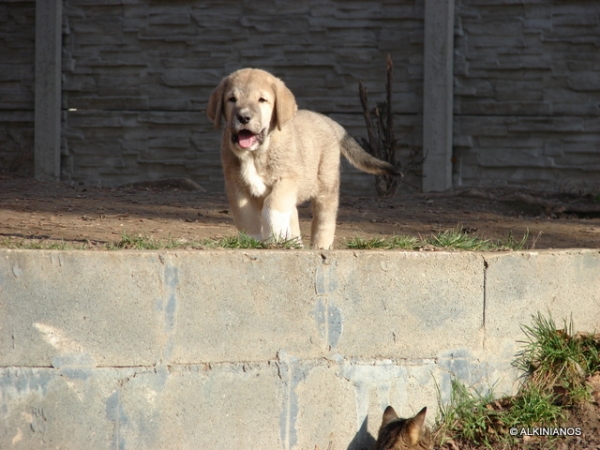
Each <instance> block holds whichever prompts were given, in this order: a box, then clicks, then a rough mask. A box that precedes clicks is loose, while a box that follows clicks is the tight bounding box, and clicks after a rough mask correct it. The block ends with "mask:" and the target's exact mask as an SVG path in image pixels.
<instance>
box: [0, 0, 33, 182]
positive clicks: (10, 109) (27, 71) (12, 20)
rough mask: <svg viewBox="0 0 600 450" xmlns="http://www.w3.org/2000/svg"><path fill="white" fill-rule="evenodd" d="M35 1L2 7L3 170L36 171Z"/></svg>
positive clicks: (5, 3)
mask: <svg viewBox="0 0 600 450" xmlns="http://www.w3.org/2000/svg"><path fill="white" fill-rule="evenodd" d="M34 61H35V1H34V0H25V1H11V0H7V1H3V2H1V3H0V170H1V169H4V170H8V171H11V172H18V173H22V174H30V173H31V170H32V168H33V159H32V158H33V111H34V88H33V82H34Z"/></svg>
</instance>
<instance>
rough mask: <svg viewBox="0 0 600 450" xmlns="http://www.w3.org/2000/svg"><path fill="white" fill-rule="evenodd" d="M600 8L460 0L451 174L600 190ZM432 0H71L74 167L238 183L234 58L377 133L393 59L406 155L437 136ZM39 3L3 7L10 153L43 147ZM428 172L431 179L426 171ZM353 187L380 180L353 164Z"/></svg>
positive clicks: (101, 173) (66, 122) (68, 104)
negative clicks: (225, 82)
mask: <svg viewBox="0 0 600 450" xmlns="http://www.w3.org/2000/svg"><path fill="white" fill-rule="evenodd" d="M599 8H600V6H599V5H598V4H597V3H596V2H593V1H588V0H572V1H569V2H562V3H561V2H545V1H539V0H525V1H521V0H519V1H514V0H490V1H486V2H482V1H478V0H456V1H455V15H454V23H455V26H454V31H455V40H454V97H453V103H454V111H453V112H454V118H453V134H454V138H453V142H454V148H453V158H452V161H453V185H454V186H455V187H456V186H476V185H485V184H488V185H505V184H511V185H516V186H529V187H543V188H550V189H553V188H567V189H568V188H587V189H594V188H597V185H598V179H600V156H599V150H598V148H600V145H599V144H600V106H599V105H600V79H599V76H598V73H599V68H600V66H599V63H598V62H597V60H598V58H597V55H598V51H599V45H600V24H599V21H600V19H599V16H600V11H599ZM424 14H425V8H424V1H423V0H417V1H408V0H402V1H401V2H398V1H377V2H371V1H364V0H362V1H359V0H356V1H355V0H352V1H345V2H333V1H331V0H320V1H314V2H296V3H293V2H267V1H259V2H250V1H243V2H225V1H213V2H158V3H145V2H139V1H135V0H131V1H129V0H128V1H108V2H107V1H100V0H85V1H84V0H70V1H64V5H63V36H62V37H63V48H62V82H63V85H62V117H61V123H62V133H61V135H62V139H61V152H62V157H61V177H62V179H64V180H70V181H74V182H80V181H81V182H85V183H91V184H101V185H118V184H121V183H125V182H131V181H136V180H142V179H144V180H145V179H154V178H161V177H167V176H187V177H190V178H192V179H194V180H195V181H197V182H199V183H200V184H202V185H203V186H205V187H206V188H208V189H209V190H212V191H221V190H222V176H221V168H220V161H219V155H218V146H219V144H218V142H219V132H217V131H215V130H213V129H212V127H211V124H210V123H209V122H208V120H207V119H206V116H205V108H206V102H207V98H208V95H209V94H210V92H211V90H212V89H213V88H214V87H215V86H216V84H217V83H218V81H219V80H220V79H221V77H223V76H224V75H226V74H227V73H229V72H230V71H232V70H234V69H237V68H239V67H244V66H260V67H264V68H265V69H268V70H271V71H273V72H274V73H276V74H277V75H279V76H281V77H282V78H283V79H284V80H285V81H286V82H287V83H288V85H289V86H290V87H291V88H292V89H293V91H294V92H295V93H296V94H297V97H298V102H299V104H300V106H301V107H303V108H310V109H314V110H316V111H320V112H323V113H325V114H330V115H332V116H333V117H334V118H336V120H339V121H340V122H341V123H342V124H343V125H344V126H346V127H347V128H348V130H349V131H350V132H351V133H352V134H354V135H356V136H366V131H365V128H364V124H363V118H362V116H361V110H360V102H359V100H358V93H357V83H358V80H362V81H363V82H364V83H365V85H366V86H367V88H368V90H369V93H370V100H371V104H373V105H374V104H375V102H377V101H381V100H382V99H383V94H384V80H385V56H386V54H387V53H390V54H391V56H392V58H393V60H394V68H395V72H394V74H395V75H394V89H393V90H394V99H395V102H394V111H395V112H396V136H397V137H398V139H399V144H400V147H401V148H402V150H401V153H402V155H404V156H407V155H408V154H409V153H410V150H411V149H413V150H415V151H417V153H418V152H419V151H421V148H422V145H423V125H422V122H423V95H424V93H423V76H424V73H423V65H424V55H423V52H424V45H423V41H424ZM34 37H35V2H34V1H31V0H29V1H27V0H23V1H12V0H11V1H5V2H2V3H1V4H0V41H1V42H2V45H0V61H1V62H0V94H1V95H0V167H1V168H2V169H4V170H7V169H9V168H11V167H12V168H13V169H14V168H15V167H16V166H18V165H19V162H20V161H22V160H26V159H27V156H28V154H29V155H30V154H31V153H32V151H33V103H34V93H33V81H34V80H33V77H34V54H35V51H34V44H35V43H34ZM417 184H418V181H417ZM343 190H344V191H346V192H352V193H356V194H365V193H373V192H374V189H373V180H372V178H371V177H370V176H368V175H361V174H359V173H358V172H357V171H356V170H354V169H350V168H349V166H348V165H345V166H344V173H343Z"/></svg>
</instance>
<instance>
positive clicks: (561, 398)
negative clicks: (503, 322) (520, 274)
mask: <svg viewBox="0 0 600 450" xmlns="http://www.w3.org/2000/svg"><path fill="white" fill-rule="evenodd" d="M532 319H533V320H532V325H530V326H523V327H522V329H523V332H524V333H525V336H526V339H525V340H524V341H522V343H523V344H524V348H523V350H522V351H521V352H519V353H518V354H517V357H516V359H515V361H514V362H513V364H514V365H515V366H516V367H517V368H519V369H520V370H522V371H523V378H524V379H523V383H522V385H521V388H520V389H519V392H518V393H517V395H516V396H514V397H507V398H501V399H498V400H494V396H493V394H492V392H491V391H490V393H487V394H485V395H482V394H480V393H478V392H473V391H470V390H469V389H467V388H466V387H465V386H464V385H463V384H461V383H460V382H459V381H457V380H452V392H451V398H450V402H449V403H448V404H447V405H443V404H442V403H441V400H440V416H439V418H438V423H437V430H436V432H435V435H436V440H437V441H438V442H439V443H440V445H443V443H444V442H447V441H449V440H455V441H462V442H469V443H471V444H474V445H479V446H485V447H488V448H489V447H491V446H492V444H494V443H496V442H500V443H502V444H503V445H506V446H508V445H511V444H514V443H516V442H519V439H520V438H519V437H514V436H511V435H510V433H509V432H508V430H509V429H510V428H517V429H521V428H525V427H526V428H532V427H540V426H543V427H555V426H560V425H561V424H562V423H564V421H565V420H566V417H567V408H570V407H571V406H573V405H574V404H577V403H581V402H585V401H589V399H590V394H589V388H588V386H587V384H586V379H587V377H589V376H590V375H593V374H595V373H597V372H598V369H599V368H600V357H599V353H600V341H599V339H598V336H597V335H591V334H587V333H578V334H574V332H573V323H572V321H569V322H568V323H567V322H566V321H565V323H564V327H563V328H562V329H557V327H556V325H555V323H554V321H553V320H552V317H548V318H546V317H544V316H542V315H541V314H538V315H537V316H533V317H532ZM439 396H440V394H439V390H438V397H439ZM549 439H550V440H549V441H548V443H549V444H550V443H552V440H551V438H549Z"/></svg>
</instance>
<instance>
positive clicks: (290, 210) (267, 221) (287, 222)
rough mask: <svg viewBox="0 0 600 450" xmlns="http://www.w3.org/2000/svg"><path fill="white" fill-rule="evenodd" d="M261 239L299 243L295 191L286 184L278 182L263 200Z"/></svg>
mask: <svg viewBox="0 0 600 450" xmlns="http://www.w3.org/2000/svg"><path fill="white" fill-rule="evenodd" d="M262 232H263V239H273V240H276V241H290V240H292V239H296V240H297V241H298V242H299V243H301V242H302V240H301V238H300V225H299V222H298V209H297V208H296V195H295V190H291V186H290V185H288V183H284V182H280V183H278V185H276V186H275V187H274V188H273V191H272V192H271V194H270V195H269V196H268V197H267V198H266V199H265V202H264V205H263V210H262Z"/></svg>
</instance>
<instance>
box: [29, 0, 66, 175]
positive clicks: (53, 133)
mask: <svg viewBox="0 0 600 450" xmlns="http://www.w3.org/2000/svg"><path fill="white" fill-rule="evenodd" d="M61 36H62V0H37V1H36V5H35V128H34V175H35V178H36V179H38V180H58V179H59V178H60V119H61V118H60V106H61V52H62V41H61Z"/></svg>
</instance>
